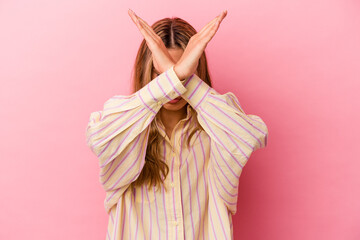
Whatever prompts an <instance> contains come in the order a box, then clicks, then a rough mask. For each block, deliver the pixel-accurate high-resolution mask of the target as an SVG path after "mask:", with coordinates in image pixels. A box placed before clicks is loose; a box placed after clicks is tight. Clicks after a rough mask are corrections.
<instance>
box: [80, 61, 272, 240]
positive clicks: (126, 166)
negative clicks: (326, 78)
mask: <svg viewBox="0 0 360 240" xmlns="http://www.w3.org/2000/svg"><path fill="white" fill-rule="evenodd" d="M178 96H181V97H182V98H184V99H185V100H186V101H187V102H188V104H187V106H186V108H187V116H186V118H184V119H181V120H180V121H179V122H178V123H177V124H176V126H175V127H174V129H173V132H172V134H171V139H169V137H168V136H167V134H166V132H165V128H164V125H163V123H162V122H161V120H160V118H158V116H159V115H158V114H157V113H158V112H159V110H160V108H161V107H162V105H163V104H165V103H167V102H168V101H170V100H172V99H174V98H176V97H178ZM190 106H191V107H192V108H191V107H190ZM194 111H196V113H197V119H198V121H199V123H200V125H201V126H202V127H203V128H204V130H205V131H199V130H198V131H197V132H196V133H195V135H194V136H193V137H192V139H191V142H190V148H188V147H187V144H186V140H187V139H188V133H189V132H187V130H191V129H192V128H193V127H195V124H194V123H195V121H194V117H196V115H194ZM153 120H154V121H155V123H156V126H157V127H158V129H159V133H160V134H161V135H162V136H163V137H164V139H163V141H162V144H160V145H161V151H160V152H161V153H162V156H161V157H162V159H163V160H164V161H165V162H166V163H167V165H168V166H169V170H170V171H169V174H168V175H167V177H166V179H165V180H164V184H165V185H166V186H167V189H168V191H165V189H164V187H163V186H162V187H161V189H159V191H155V189H156V188H155V186H153V188H152V190H151V191H150V190H148V189H147V187H146V186H142V187H137V188H136V189H135V191H134V192H131V191H130V190H129V189H130V188H129V186H130V184H131V183H132V182H133V181H135V180H136V178H137V177H138V176H139V174H140V172H141V170H142V168H143V166H144V164H145V154H146V147H147V141H148V136H149V129H150V126H149V125H150V123H151V122H152V121H153ZM190 132H191V131H190ZM267 136H268V129H267V126H266V124H265V123H264V121H263V120H262V119H261V118H260V117H259V116H256V115H250V114H245V112H244V111H243V109H242V108H241V106H240V104H239V102H238V99H237V98H236V96H235V95H234V94H233V93H232V92H227V93H225V94H220V93H218V92H217V91H216V90H215V89H214V88H212V87H210V86H209V85H207V84H206V83H205V82H204V81H203V80H201V79H200V78H199V77H198V76H197V75H196V74H193V75H191V76H190V77H188V78H186V79H185V80H183V81H180V79H179V78H178V77H177V76H176V74H175V72H174V69H173V66H172V67H171V68H169V69H168V70H167V71H165V72H163V73H162V74H160V75H159V76H157V77H156V78H155V79H153V80H152V81H151V82H149V83H148V84H147V85H145V86H144V87H143V88H141V89H140V90H138V91H137V92H135V93H133V94H131V95H127V96H126V95H115V96H113V97H111V98H110V99H109V100H107V101H106V102H105V104H104V108H103V110H101V111H95V112H93V113H91V115H90V119H89V123H88V125H87V128H86V140H87V145H88V146H89V147H90V148H91V150H92V151H93V153H94V154H95V155H96V156H97V158H98V159H99V165H100V176H99V180H100V182H101V184H102V186H103V188H104V190H105V192H106V198H105V200H104V206H105V209H106V211H107V213H108V214H109V220H108V229H107V234H106V239H112V240H115V239H134V240H137V239H160V240H162V239H175V240H180V239H219V240H220V239H221V240H224V239H233V226H232V215H233V214H235V213H236V210H237V198H238V184H239V178H240V175H241V172H242V169H243V167H244V165H245V164H246V162H247V161H248V159H249V157H250V155H251V153H252V152H253V151H255V150H257V149H259V148H263V147H265V146H266V145H267Z"/></svg>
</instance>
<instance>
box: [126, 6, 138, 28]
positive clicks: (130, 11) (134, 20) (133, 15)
mask: <svg viewBox="0 0 360 240" xmlns="http://www.w3.org/2000/svg"><path fill="white" fill-rule="evenodd" d="M128 14H129V16H130V18H131V20H132V21H133V22H134V23H135V25H136V26H137V27H138V28H139V29H140V27H141V26H140V23H139V21H138V18H137V17H136V15H135V13H134V11H132V10H131V9H129V11H128Z"/></svg>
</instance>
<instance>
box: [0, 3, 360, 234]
mask: <svg viewBox="0 0 360 240" xmlns="http://www.w3.org/2000/svg"><path fill="white" fill-rule="evenodd" d="M151 3H152V4H150V1H142V2H140V1H138V2H135V3H134V2H133V1H85V0H71V1H70V0H66V1H45V0H42V1H41V0H32V1H24V0H23V1H21V0H17V1H10V0H3V1H1V2H0V33H1V36H0V80H1V87H0V107H1V111H0V114H1V115H0V117H1V124H0V132H1V136H2V137H1V138H0V141H1V142H0V153H1V154H0V156H1V161H2V166H1V168H0V189H1V191H2V194H1V198H0V201H1V202H0V213H1V214H0V226H1V227H0V239H24V238H26V239H52V240H57V239H59V240H60V239H61V240H62V239H87V240H89V239H94V240H95V239H96V240H97V239H104V238H105V233H106V225H107V215H106V213H105V211H104V209H103V200H104V196H105V194H104V192H103V189H102V188H101V186H100V183H99V182H98V170H99V169H98V162H97V159H96V158H95V156H94V155H93V154H92V153H91V151H90V149H89V148H88V147H87V146H86V144H85V127H86V124H87V121H88V118H89V114H90V112H92V111H95V110H99V109H101V108H102V105H103V103H104V102H105V101H106V100H107V99H108V98H109V97H111V96H113V95H115V94H127V93H129V91H130V86H129V80H130V76H131V71H132V66H133V63H134V59H135V54H136V52H137V49H138V47H139V44H140V42H141V40H142V36H141V34H140V32H139V31H138V30H137V28H136V27H135V25H134V24H133V22H132V21H131V19H130V18H129V16H128V15H127V9H128V8H129V7H130V8H131V9H133V10H134V11H135V12H136V13H138V14H139V15H140V16H141V17H143V18H144V19H145V20H146V21H148V23H150V24H152V23H153V22H155V21H156V20H158V19H160V18H164V17H171V16H179V17H182V18H184V19H185V20H187V21H189V22H190V23H191V24H192V25H193V26H194V27H195V28H196V30H198V31H199V30H200V29H201V28H202V27H203V26H204V25H205V24H206V23H207V22H208V21H210V20H211V19H212V18H213V17H215V16H216V15H217V14H218V13H220V11H221V10H223V9H227V10H228V15H227V17H226V18H225V19H224V21H223V23H222V25H221V26H220V29H219V31H218V33H217V34H216V35H215V37H214V38H213V40H212V41H211V42H210V43H209V45H208V47H207V49H206V52H207V56H208V60H209V67H210V71H211V74H212V77H213V80H214V87H215V88H216V89H218V91H220V92H223V93H224V92H227V91H232V92H234V93H235V94H236V95H237V96H238V98H239V101H240V103H241V104H242V106H243V108H244V110H245V111H246V112H247V113H252V114H257V115H260V116H261V117H262V118H263V119H264V121H265V122H266V123H267V125H268V127H269V139H268V143H269V144H268V147H267V148H265V149H261V150H259V151H258V152H256V153H254V154H253V155H252V157H251V160H250V161H249V162H248V164H247V166H246V168H245V169H244V172H243V174H242V177H241V181H240V187H239V203H238V212H237V214H236V215H235V216H234V225H235V227H234V236H235V239H242V240H245V239H249V240H254V239H255V240H256V239H259V240H260V239H261V240H263V239H269V240H273V239H274V240H275V239H276V240H280V239H292V240H297V239H327V240H332V239H334V240H335V239H336V240H338V239H342V240H343V239H346V240H350V239H351V240H352V239H360V230H359V224H360V204H359V200H360V199H359V198H360V179H359V177H358V175H357V174H358V172H359V168H360V158H359V153H360V151H359V149H360V147H359V146H358V144H359V134H360V131H359V127H358V123H359V121H360V117H359V115H360V111H359V110H360V109H359V100H360V99H359V97H358V96H359V95H358V92H359V89H360V88H359V87H360V86H359V85H360V84H359V80H360V44H359V43H360V4H359V2H358V1H355V0H353V1H351V0H326V1H325V0H315V1H314V0H302V1H295V0H293V1H282V0H275V1H259V0H258V1H256V0H255V1H254V0H245V1H234V0H233V1H217V2H215V1H214V2H211V4H209V1H208V0H207V1H205V0H204V1H196V2H195V1H181V3H180V2H175V1H157V0H154V1H151ZM204 4H206V7H204ZM149 7H150V9H153V10H152V11H149V10H148V9H149ZM125 86H126V87H125Z"/></svg>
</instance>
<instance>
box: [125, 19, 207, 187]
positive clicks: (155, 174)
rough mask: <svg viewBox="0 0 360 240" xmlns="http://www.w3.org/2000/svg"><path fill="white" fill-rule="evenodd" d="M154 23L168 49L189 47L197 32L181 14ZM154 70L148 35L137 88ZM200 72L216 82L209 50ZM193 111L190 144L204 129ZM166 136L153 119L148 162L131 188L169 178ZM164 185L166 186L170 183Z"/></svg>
mask: <svg viewBox="0 0 360 240" xmlns="http://www.w3.org/2000/svg"><path fill="white" fill-rule="evenodd" d="M151 27H152V29H153V30H154V32H155V33H156V34H157V35H159V36H160V37H161V39H162V41H163V42H164V45H165V47H166V48H168V49H171V48H180V49H183V50H185V48H186V46H187V44H188V42H189V40H190V38H191V37H192V36H193V35H194V34H196V30H195V29H194V28H193V27H192V26H191V25H190V24H189V23H188V22H186V21H185V20H183V19H181V18H178V17H173V18H163V19H161V20H158V21H157V22H155V23H154V24H153V25H152V26H151ZM153 71H154V66H153V61H152V53H151V51H150V49H149V48H148V46H147V44H146V41H145V39H144V40H143V41H142V42H141V44H140V48H139V50H138V53H137V56H136V59H135V64H134V77H133V92H136V91H138V90H140V89H141V88H142V87H144V86H145V85H146V84H148V83H149V82H150V81H151V80H152V76H153ZM197 75H198V76H199V77H200V78H201V79H202V80H203V81H204V82H206V83H207V84H208V85H209V86H210V87H211V86H212V84H211V79H210V75H209V72H208V67H207V60H206V55H205V51H204V52H203V54H202V55H201V57H200V59H199V64H198V67H197ZM190 107H191V105H190ZM191 113H192V114H194V119H195V127H194V128H193V130H192V132H191V133H190V134H189V138H188V139H187V146H188V147H190V140H191V138H192V136H193V135H194V133H195V132H196V131H197V130H200V131H201V130H204V129H203V128H202V127H201V125H200V124H199V122H198V120H197V113H196V111H195V110H194V109H193V108H192V107H191ZM157 115H158V114H157ZM163 140H164V138H163V136H162V135H161V134H160V133H159V130H158V129H157V125H156V123H155V121H152V122H151V124H150V132H149V138H148V144H147V149H146V156H145V165H144V167H143V169H142V171H141V173H140V175H139V176H138V178H137V179H136V180H135V181H134V182H132V183H131V186H130V187H131V190H134V188H135V187H137V186H141V185H143V184H145V183H150V184H149V187H151V186H152V185H154V184H155V185H157V186H159V185H160V184H163V181H164V180H163V179H165V178H166V176H167V174H168V172H169V167H168V165H167V164H166V162H165V161H164V160H165V159H161V157H160V154H159V145H160V143H161V142H162V141H163ZM161 175H162V176H163V178H162V177H161ZM164 187H165V189H166V186H164Z"/></svg>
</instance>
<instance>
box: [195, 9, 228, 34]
mask: <svg viewBox="0 0 360 240" xmlns="http://www.w3.org/2000/svg"><path fill="white" fill-rule="evenodd" d="M226 14H227V13H226V12H225V11H224V12H222V13H221V14H220V15H219V16H218V19H217V21H215V22H214V23H213V24H212V25H210V26H209V27H208V28H206V29H205V30H204V31H203V32H202V34H201V37H203V38H205V39H206V41H210V40H211V38H212V37H213V36H214V35H215V33H216V32H217V30H218V29H219V26H220V23H221V22H222V20H223V19H224V17H225V16H226Z"/></svg>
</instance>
